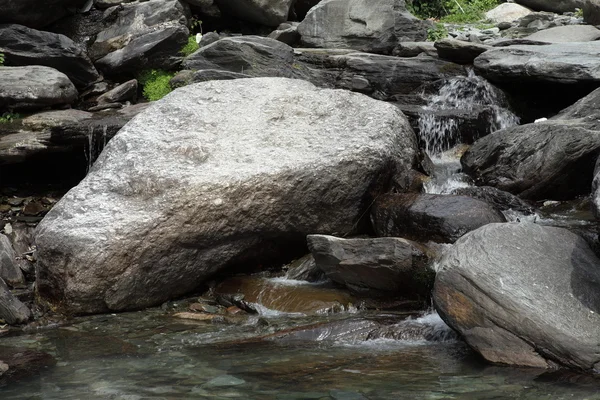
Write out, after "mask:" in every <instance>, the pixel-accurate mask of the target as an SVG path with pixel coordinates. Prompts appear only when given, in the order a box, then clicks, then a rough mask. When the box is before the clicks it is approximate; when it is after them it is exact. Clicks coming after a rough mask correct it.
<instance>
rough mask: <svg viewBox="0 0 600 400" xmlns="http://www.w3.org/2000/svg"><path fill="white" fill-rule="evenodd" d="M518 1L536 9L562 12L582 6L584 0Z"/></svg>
mask: <svg viewBox="0 0 600 400" xmlns="http://www.w3.org/2000/svg"><path fill="white" fill-rule="evenodd" d="M517 3H519V4H522V5H524V6H525V7H528V8H531V9H532V10H536V11H550V12H553V13H559V14H562V13H564V12H569V11H575V9H576V8H582V7H583V3H584V0H553V1H549V0H517Z"/></svg>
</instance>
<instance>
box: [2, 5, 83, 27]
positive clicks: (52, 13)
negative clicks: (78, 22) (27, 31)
mask: <svg viewBox="0 0 600 400" xmlns="http://www.w3.org/2000/svg"><path fill="white" fill-rule="evenodd" d="M85 2H86V1H85V0H3V1H2V2H1V3H0V23H17V24H21V25H25V26H29V27H31V28H41V27H44V26H46V25H50V24H51V23H53V22H54V21H56V20H58V19H59V18H61V17H63V16H65V15H66V14H67V13H68V12H69V9H72V8H74V7H81V6H83V5H84V4H85Z"/></svg>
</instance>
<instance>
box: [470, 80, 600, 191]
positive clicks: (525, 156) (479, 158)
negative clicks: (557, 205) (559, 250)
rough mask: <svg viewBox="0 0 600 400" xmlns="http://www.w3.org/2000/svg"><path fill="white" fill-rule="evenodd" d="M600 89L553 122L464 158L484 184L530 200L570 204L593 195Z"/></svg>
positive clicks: (495, 140) (526, 128) (486, 144)
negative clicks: (583, 196) (590, 193)
mask: <svg viewBox="0 0 600 400" xmlns="http://www.w3.org/2000/svg"><path fill="white" fill-rule="evenodd" d="M599 107H600V89H596V90H595V91H593V92H592V93H591V94H589V95H588V96H586V97H584V98H583V99H581V100H579V101H578V102H576V103H575V104H573V105H572V106H571V107H568V108H566V109H564V110H563V111H561V112H560V113H559V114H557V115H556V116H554V117H552V118H551V119H549V120H547V121H543V122H539V123H536V124H525V125H520V126H515V127H512V128H507V129H502V130H499V131H496V132H494V133H492V134H491V135H488V136H485V137H483V138H481V139H479V140H478V141H477V142H475V143H474V144H473V146H472V147H471V148H470V149H469V150H468V151H467V152H466V153H465V154H464V155H463V157H462V159H461V163H462V165H463V169H464V170H465V172H467V173H468V174H469V175H471V176H472V177H474V178H475V180H476V181H477V183H478V184H481V185H489V186H494V187H496V188H498V189H501V190H505V191H508V192H511V193H514V194H516V195H518V196H520V197H523V198H528V199H536V200H537V199H547V198H552V199H569V198H573V197H575V196H577V195H581V194H587V193H589V192H590V186H591V183H592V179H593V175H592V174H593V170H594V163H595V162H596V159H597V157H598V154H600V122H599V119H600V112H599V111H598V110H599Z"/></svg>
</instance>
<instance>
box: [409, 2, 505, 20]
mask: <svg viewBox="0 0 600 400" xmlns="http://www.w3.org/2000/svg"><path fill="white" fill-rule="evenodd" d="M502 2H503V1H502V0H412V1H411V2H408V3H407V5H408V9H409V10H410V11H411V12H412V13H413V14H414V15H416V16H417V17H419V18H421V19H431V18H433V19H439V20H440V21H441V22H446V23H453V24H465V23H472V22H477V21H480V20H482V19H483V18H484V16H485V13H486V12H487V11H489V10H491V9H492V8H494V7H496V6H497V5H498V4H500V3H502Z"/></svg>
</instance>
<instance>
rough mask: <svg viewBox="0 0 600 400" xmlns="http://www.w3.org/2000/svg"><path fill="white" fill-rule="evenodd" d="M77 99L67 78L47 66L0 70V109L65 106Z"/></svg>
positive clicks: (33, 108) (75, 91)
mask: <svg viewBox="0 0 600 400" xmlns="http://www.w3.org/2000/svg"><path fill="white" fill-rule="evenodd" d="M76 99H77V89H75V86H74V85H73V83H72V82H71V81H70V80H69V78H68V77H67V76H66V75H65V74H63V73H62V72H59V71H57V70H55V69H54V68H50V67H42V66H38V65H32V66H28V67H0V110H3V109H4V110H5V109H7V108H10V109H13V110H36V109H38V110H39V109H43V108H46V107H53V106H65V105H69V104H71V103H73V102H74V101H75V100H76Z"/></svg>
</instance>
